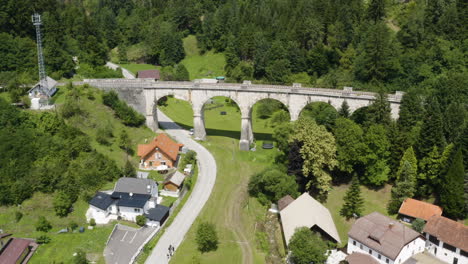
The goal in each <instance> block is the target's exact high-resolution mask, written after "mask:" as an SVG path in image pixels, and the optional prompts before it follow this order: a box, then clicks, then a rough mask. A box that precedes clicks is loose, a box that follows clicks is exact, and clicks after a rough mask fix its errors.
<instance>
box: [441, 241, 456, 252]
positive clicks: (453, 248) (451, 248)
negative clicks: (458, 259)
mask: <svg viewBox="0 0 468 264" xmlns="http://www.w3.org/2000/svg"><path fill="white" fill-rule="evenodd" d="M443 248H445V249H447V250H450V251H452V252H455V251H456V250H457V249H456V248H455V247H454V246H452V245H449V244H447V243H444V245H443Z"/></svg>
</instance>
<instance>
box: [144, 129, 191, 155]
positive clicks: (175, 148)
mask: <svg viewBox="0 0 468 264" xmlns="http://www.w3.org/2000/svg"><path fill="white" fill-rule="evenodd" d="M182 146H183V144H179V143H176V142H174V141H173V140H172V139H171V138H170V137H169V136H168V135H166V134H164V133H161V134H159V135H158V136H157V137H156V138H155V139H154V140H153V141H151V142H150V143H149V144H140V145H138V156H139V157H140V158H142V159H143V158H144V157H146V156H147V155H148V154H150V153H151V151H153V150H154V149H155V148H159V150H160V151H161V152H163V153H164V154H166V155H167V156H168V157H169V158H170V159H171V160H172V161H176V160H177V155H178V154H179V149H180V147H182Z"/></svg>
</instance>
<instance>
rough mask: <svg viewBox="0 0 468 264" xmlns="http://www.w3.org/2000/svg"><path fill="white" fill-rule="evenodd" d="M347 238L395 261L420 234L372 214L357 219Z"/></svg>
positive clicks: (391, 220)
mask: <svg viewBox="0 0 468 264" xmlns="http://www.w3.org/2000/svg"><path fill="white" fill-rule="evenodd" d="M348 236H349V237H351V238H353V239H355V240H357V241H359V242H360V243H362V244H364V245H366V246H368V247H370V248H372V249H374V250H375V251H378V252H380V253H381V254H382V255H385V256H386V257H388V258H390V259H392V260H395V259H396V257H397V256H398V254H400V251H401V249H402V248H403V247H404V246H405V245H406V244H408V243H409V242H411V241H413V240H415V239H416V238H418V237H419V236H420V234H419V233H418V232H416V231H414V230H413V229H411V228H409V227H407V226H405V225H403V224H401V223H399V222H398V221H397V220H394V219H391V218H389V217H387V216H384V215H382V214H380V213H377V212H373V213H371V214H368V215H366V216H363V217H361V218H359V219H358V220H357V221H356V223H354V225H353V226H352V227H351V230H350V231H349V232H348Z"/></svg>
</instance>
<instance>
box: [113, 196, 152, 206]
mask: <svg viewBox="0 0 468 264" xmlns="http://www.w3.org/2000/svg"><path fill="white" fill-rule="evenodd" d="M111 197H112V198H114V199H118V201H117V205H118V206H123V207H133V208H143V207H145V204H146V202H147V201H148V200H149V199H150V198H151V195H149V194H138V193H136V194H135V193H132V194H130V193H124V192H113V193H112V195H111Z"/></svg>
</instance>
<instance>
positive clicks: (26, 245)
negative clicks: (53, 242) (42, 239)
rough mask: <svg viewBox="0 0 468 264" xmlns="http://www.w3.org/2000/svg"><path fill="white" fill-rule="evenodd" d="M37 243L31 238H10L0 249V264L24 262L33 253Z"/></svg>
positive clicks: (22, 263)
mask: <svg viewBox="0 0 468 264" xmlns="http://www.w3.org/2000/svg"><path fill="white" fill-rule="evenodd" d="M37 247H38V245H37V244H36V243H35V242H34V240H32V239H24V238H16V237H13V238H10V239H9V240H8V242H7V243H6V245H4V246H3V248H2V249H1V250H0V263H1V264H25V263H28V261H29V259H30V258H31V257H32V255H33V254H34V251H35V250H36V248H37Z"/></svg>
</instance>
